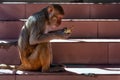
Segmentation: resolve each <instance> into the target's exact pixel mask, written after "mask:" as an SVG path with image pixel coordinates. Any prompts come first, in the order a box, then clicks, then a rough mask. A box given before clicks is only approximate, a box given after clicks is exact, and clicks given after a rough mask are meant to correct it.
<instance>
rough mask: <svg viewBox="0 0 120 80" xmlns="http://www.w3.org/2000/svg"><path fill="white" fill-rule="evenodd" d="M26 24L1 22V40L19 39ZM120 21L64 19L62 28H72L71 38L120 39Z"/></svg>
mask: <svg viewBox="0 0 120 80" xmlns="http://www.w3.org/2000/svg"><path fill="white" fill-rule="evenodd" d="M23 25H24V22H22V21H0V39H17V38H18V36H19V33H20V30H21V28H22V26H23ZM119 25H120V21H119V20H118V19H115V20H114V19H111V20H109V19H105V20H101V19H64V20H63V22H62V24H61V28H62V27H72V26H73V29H72V34H71V38H78V39H79V38H84V39H85V38H112V39H113V38H120V26H119Z"/></svg>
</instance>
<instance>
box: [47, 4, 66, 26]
mask: <svg viewBox="0 0 120 80" xmlns="http://www.w3.org/2000/svg"><path fill="white" fill-rule="evenodd" d="M47 11H48V16H49V24H50V25H51V27H52V28H55V27H58V26H59V25H60V24H61V20H62V18H63V16H64V10H63V8H62V7H61V6H60V5H58V4H52V5H50V6H48V9H47Z"/></svg>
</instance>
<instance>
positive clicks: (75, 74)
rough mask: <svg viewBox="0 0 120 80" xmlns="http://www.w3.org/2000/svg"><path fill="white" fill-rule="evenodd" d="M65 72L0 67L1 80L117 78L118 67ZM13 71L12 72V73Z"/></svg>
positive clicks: (119, 74)
mask: <svg viewBox="0 0 120 80" xmlns="http://www.w3.org/2000/svg"><path fill="white" fill-rule="evenodd" d="M65 70H66V72H52V73H41V72H39V71H37V72H33V71H19V70H9V69H0V79H1V80H41V79H42V80H48V79H49V80H66V79H69V80H114V79H115V80H119V79H120V68H119V67H116V68H110V67H109V66H107V67H104V68H100V67H96V68H94V66H93V68H89V67H87V68H86V67H85V68H81V67H79V68H76V67H74V68H69V67H67V68H65ZM12 72H13V73H12Z"/></svg>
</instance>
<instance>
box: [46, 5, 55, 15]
mask: <svg viewBox="0 0 120 80" xmlns="http://www.w3.org/2000/svg"><path fill="white" fill-rule="evenodd" d="M47 10H48V13H51V12H53V11H54V7H53V6H52V5H51V6H48V9H47Z"/></svg>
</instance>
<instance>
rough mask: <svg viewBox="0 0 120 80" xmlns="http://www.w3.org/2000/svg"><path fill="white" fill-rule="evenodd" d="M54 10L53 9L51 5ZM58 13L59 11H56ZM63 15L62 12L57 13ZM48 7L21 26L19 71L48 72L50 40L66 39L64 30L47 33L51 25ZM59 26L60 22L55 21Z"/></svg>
mask: <svg viewBox="0 0 120 80" xmlns="http://www.w3.org/2000/svg"><path fill="white" fill-rule="evenodd" d="M52 7H53V8H54V10H56V9H57V8H55V7H54V6H53V5H52ZM58 11H59V10H58ZM59 12H61V14H62V15H63V11H61V10H60V11H59ZM49 14H50V13H48V7H47V8H44V9H43V10H41V11H40V12H37V13H35V14H33V15H32V16H30V17H29V18H28V20H27V22H26V23H25V25H24V26H23V28H22V30H21V33H20V36H19V40H18V50H19V55H20V59H21V65H20V66H19V67H18V69H20V70H41V71H42V72H46V71H49V69H50V64H51V63H52V53H51V47H50V43H49V41H50V40H51V39H61V38H62V39H63V38H67V37H68V36H69V34H67V33H64V29H61V30H57V31H53V32H47V33H45V31H46V26H50V25H51V23H50V22H51V20H50V19H49ZM56 22H57V23H58V22H59V23H58V24H59V25H60V23H61V20H59V21H56Z"/></svg>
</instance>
